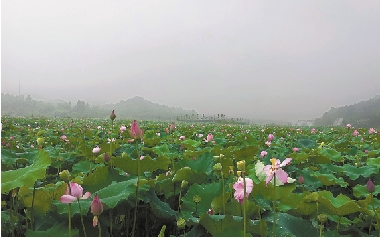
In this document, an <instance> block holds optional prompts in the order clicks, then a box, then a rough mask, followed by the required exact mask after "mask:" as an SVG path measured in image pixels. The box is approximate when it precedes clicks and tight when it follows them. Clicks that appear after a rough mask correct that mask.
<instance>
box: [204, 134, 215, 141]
mask: <svg viewBox="0 0 380 238" xmlns="http://www.w3.org/2000/svg"><path fill="white" fill-rule="evenodd" d="M212 139H214V136H213V135H212V134H211V133H209V134H208V135H207V137H206V141H207V142H210V141H212Z"/></svg>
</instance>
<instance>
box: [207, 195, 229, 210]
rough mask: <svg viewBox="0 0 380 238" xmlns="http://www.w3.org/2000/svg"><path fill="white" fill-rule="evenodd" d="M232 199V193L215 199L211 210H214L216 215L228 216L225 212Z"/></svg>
mask: <svg viewBox="0 0 380 238" xmlns="http://www.w3.org/2000/svg"><path fill="white" fill-rule="evenodd" d="M231 197H232V193H230V192H228V193H224V194H222V195H221V196H219V197H215V198H214V199H213V200H212V202H211V208H212V209H213V210H214V212H215V213H219V214H226V213H225V212H224V207H225V206H226V203H227V201H228V200H230V198H231Z"/></svg>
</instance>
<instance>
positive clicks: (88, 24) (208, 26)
mask: <svg viewBox="0 0 380 238" xmlns="http://www.w3.org/2000/svg"><path fill="white" fill-rule="evenodd" d="M379 12H380V1H378V0H363V1H356V0H344V1H341V0H337V1H329V0H320V1H319V0H318V1H313V0H311V1H294V2H292V3H291V4H290V3H289V2H288V1H278V2H277V1H276V2H272V1H251V0H242V1H224V0H209V1H200V0H194V1H173V0H168V1H165V2H164V3H163V2H161V1H156V0H147V1H123V0H113V1H96V0H82V1H73V0H67V1H64V2H60V1H51V0H39V1H28V0H14V1H2V2H1V59H2V62H1V92H2V93H9V94H13V95H19V94H21V95H25V97H27V95H31V98H33V99H35V100H54V99H61V100H64V101H66V102H68V101H71V102H72V104H73V106H74V104H75V103H76V102H77V101H78V100H81V101H84V102H86V104H87V103H88V104H89V105H104V104H111V103H112V104H117V103H119V102H120V100H127V99H130V98H133V97H135V96H140V97H143V98H144V99H146V100H148V101H151V102H154V103H158V104H160V105H169V106H170V107H175V108H178V107H181V108H183V109H185V110H194V111H196V112H197V113H198V114H209V115H217V114H221V113H223V114H225V115H226V116H228V117H236V118H248V119H252V120H271V121H294V120H300V119H303V120H313V119H315V118H318V117H320V116H321V115H323V113H324V112H326V111H328V110H329V109H330V108H331V107H341V106H345V105H352V104H354V103H357V102H359V101H364V100H368V99H369V98H371V97H372V96H374V95H377V94H379V92H380V80H379V75H380V67H379V65H380V44H379V42H380V31H379V29H380V14H379ZM37 95H39V96H40V97H37Z"/></svg>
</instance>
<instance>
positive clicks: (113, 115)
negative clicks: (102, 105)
mask: <svg viewBox="0 0 380 238" xmlns="http://www.w3.org/2000/svg"><path fill="white" fill-rule="evenodd" d="M115 118H116V115H115V110H112V112H111V115H110V119H111V120H112V121H113V120H115Z"/></svg>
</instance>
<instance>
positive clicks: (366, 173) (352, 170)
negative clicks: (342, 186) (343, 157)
mask: <svg viewBox="0 0 380 238" xmlns="http://www.w3.org/2000/svg"><path fill="white" fill-rule="evenodd" d="M342 169H343V171H344V172H345V173H346V174H347V176H348V177H349V178H350V179H351V180H356V179H357V178H359V176H363V177H364V178H368V177H370V176H371V175H372V174H376V173H379V169H376V168H373V167H369V166H363V167H360V168H358V167H356V166H353V165H350V164H345V165H343V166H342Z"/></svg>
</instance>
